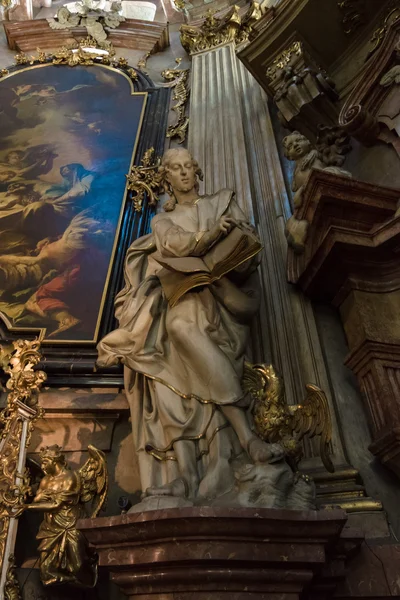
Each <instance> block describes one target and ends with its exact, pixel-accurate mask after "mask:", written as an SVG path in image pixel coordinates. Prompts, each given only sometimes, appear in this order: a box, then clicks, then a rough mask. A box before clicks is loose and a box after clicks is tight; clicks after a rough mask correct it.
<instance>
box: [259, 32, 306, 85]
mask: <svg viewBox="0 0 400 600" xmlns="http://www.w3.org/2000/svg"><path fill="white" fill-rule="evenodd" d="M302 52H303V46H302V43H301V42H299V41H295V42H293V43H292V44H291V45H290V46H289V47H288V48H285V50H283V52H281V53H280V54H279V56H277V57H276V58H275V60H274V61H273V63H272V65H271V66H269V67H268V69H267V72H266V75H267V77H268V78H269V79H274V77H275V76H276V74H277V72H278V71H279V70H282V69H284V68H285V67H286V66H287V65H288V64H289V63H290V61H291V60H292V57H293V56H294V55H297V56H300V55H301V54H302Z"/></svg>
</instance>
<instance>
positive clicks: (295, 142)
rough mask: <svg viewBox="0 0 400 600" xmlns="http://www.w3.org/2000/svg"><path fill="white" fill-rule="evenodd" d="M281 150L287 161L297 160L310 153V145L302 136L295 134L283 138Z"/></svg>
mask: <svg viewBox="0 0 400 600" xmlns="http://www.w3.org/2000/svg"><path fill="white" fill-rule="evenodd" d="M283 148H284V152H285V156H286V158H288V159H289V160H299V159H300V158H303V156H306V154H308V153H309V152H310V150H311V143H310V141H309V140H308V139H307V138H306V137H304V135H301V133H297V132H295V133H291V134H290V135H288V136H287V137H285V139H284V140H283Z"/></svg>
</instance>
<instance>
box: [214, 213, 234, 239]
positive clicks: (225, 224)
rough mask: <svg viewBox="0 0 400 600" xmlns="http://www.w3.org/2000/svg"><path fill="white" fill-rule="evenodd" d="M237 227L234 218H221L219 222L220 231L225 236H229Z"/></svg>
mask: <svg viewBox="0 0 400 600" xmlns="http://www.w3.org/2000/svg"><path fill="white" fill-rule="evenodd" d="M235 225H236V221H235V219H232V217H224V216H222V217H221V218H220V220H219V221H218V228H219V231H222V233H224V234H225V235H228V233H229V232H230V231H231V229H232V228H233V227H234V226H235Z"/></svg>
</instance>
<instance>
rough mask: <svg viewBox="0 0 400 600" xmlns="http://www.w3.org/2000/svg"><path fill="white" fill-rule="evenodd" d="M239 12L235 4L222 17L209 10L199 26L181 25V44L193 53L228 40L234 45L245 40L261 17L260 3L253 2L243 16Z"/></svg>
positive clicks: (225, 42)
mask: <svg viewBox="0 0 400 600" xmlns="http://www.w3.org/2000/svg"><path fill="white" fill-rule="evenodd" d="M239 13H240V8H239V6H236V5H235V6H232V8H231V10H230V11H229V13H228V14H227V15H225V16H224V17H222V18H217V17H215V16H214V14H213V13H212V11H211V10H210V11H208V13H207V16H206V18H205V20H204V22H203V23H202V24H201V25H200V27H192V26H190V25H182V26H181V29H180V32H181V44H182V46H183V47H184V48H185V50H186V52H188V53H189V54H195V53H196V52H202V51H204V50H210V49H211V48H215V47H217V46H222V45H223V44H227V43H229V42H233V43H235V44H236V45H238V44H242V43H243V42H246V41H247V40H248V39H249V36H250V34H251V30H252V27H253V25H254V23H256V21H258V20H259V19H261V9H260V4H259V3H258V2H253V3H252V4H251V6H250V8H249V10H248V11H247V13H246V14H245V15H244V16H240V14H239Z"/></svg>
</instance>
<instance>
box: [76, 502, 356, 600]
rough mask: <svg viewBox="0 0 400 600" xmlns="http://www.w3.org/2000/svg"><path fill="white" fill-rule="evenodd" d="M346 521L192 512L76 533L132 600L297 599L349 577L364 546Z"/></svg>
mask: <svg viewBox="0 0 400 600" xmlns="http://www.w3.org/2000/svg"><path fill="white" fill-rule="evenodd" d="M346 520H347V515H346V513H345V512H344V511H341V510H329V511H320V512H315V511H310V512H307V511H290V510H273V509H257V510H255V509H229V508H209V507H193V508H182V509H166V510H158V511H149V512H145V513H141V514H126V515H121V516H118V517H108V518H97V519H85V520H81V521H80V522H79V523H78V526H79V529H80V530H81V531H82V532H83V533H84V535H85V536H86V537H87V539H88V540H89V542H90V544H91V545H92V546H93V547H94V548H95V549H96V551H97V553H98V555H99V564H100V566H101V567H105V568H106V569H107V570H108V572H109V574H110V578H111V580H112V581H113V582H114V583H115V584H116V585H117V586H118V587H119V588H120V590H121V591H122V592H123V593H124V594H125V595H126V596H127V597H128V598H130V599H132V600H133V599H135V600H156V599H157V600H211V598H212V600H228V599H229V600H239V599H240V600H267V599H268V600H298V599H299V597H300V595H301V594H303V592H304V590H305V589H307V590H311V589H314V590H315V592H316V593H317V592H318V591H320V590H322V589H325V590H326V589H329V590H330V591H332V593H333V592H334V590H335V588H336V585H337V583H338V582H339V581H340V580H342V579H343V578H344V576H345V571H344V563H345V560H346V557H347V556H348V554H349V553H350V552H352V551H354V549H355V548H357V547H358V546H359V545H360V544H361V542H362V536H361V535H360V534H356V535H355V534H354V532H352V531H351V529H349V528H348V527H347V528H346V529H345V530H343V528H344V525H345V523H346Z"/></svg>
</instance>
